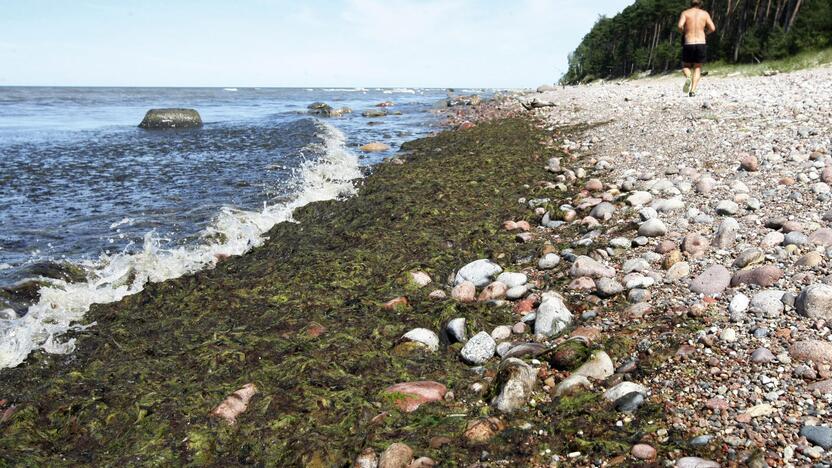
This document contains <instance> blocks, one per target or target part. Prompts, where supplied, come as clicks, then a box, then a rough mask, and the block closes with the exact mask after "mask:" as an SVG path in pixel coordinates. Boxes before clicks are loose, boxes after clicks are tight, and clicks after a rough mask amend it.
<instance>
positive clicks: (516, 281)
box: [497, 271, 528, 289]
mask: <svg viewBox="0 0 832 468" xmlns="http://www.w3.org/2000/svg"><path fill="white" fill-rule="evenodd" d="M497 281H499V282H501V283H503V284H505V285H506V287H507V288H509V289H511V288H513V287H515V286H522V285H524V284H526V282H527V281H528V277H527V276H526V274H525V273H514V272H509V271H504V272H502V273H500V274H499V275H498V276H497Z"/></svg>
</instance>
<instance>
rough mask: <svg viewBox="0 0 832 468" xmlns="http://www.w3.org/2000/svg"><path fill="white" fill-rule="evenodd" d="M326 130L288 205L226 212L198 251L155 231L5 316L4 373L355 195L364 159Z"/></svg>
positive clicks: (60, 349) (66, 348) (69, 347)
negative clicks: (96, 314) (120, 308)
mask: <svg viewBox="0 0 832 468" xmlns="http://www.w3.org/2000/svg"><path fill="white" fill-rule="evenodd" d="M320 125H321V128H322V137H323V138H322V143H321V144H320V145H318V146H319V147H317V148H315V150H316V151H317V152H319V153H320V154H322V156H321V157H320V158H319V159H317V160H315V161H308V162H306V163H304V164H303V165H301V166H300V167H299V168H298V170H297V172H296V174H295V177H294V179H293V180H292V183H293V186H294V187H295V188H296V190H295V191H294V193H295V195H294V196H292V197H291V198H290V199H289V201H287V202H282V203H276V204H273V205H264V207H263V209H262V210H261V211H245V210H240V209H235V208H230V207H226V208H223V209H222V211H221V212H220V213H219V214H218V215H217V217H216V220H215V221H214V222H213V223H212V224H211V225H210V226H209V227H208V228H207V229H205V230H204V231H203V232H202V236H201V237H202V240H201V241H200V242H199V243H196V244H193V245H188V246H181V247H175V248H168V247H166V246H165V239H163V238H160V237H159V236H158V235H157V234H156V232H155V231H151V232H148V233H147V234H145V236H144V243H143V248H142V249H141V251H139V252H134V253H120V254H115V255H102V256H101V257H100V258H99V259H98V260H96V261H94V262H86V263H84V264H83V266H84V267H85V268H86V270H87V271H88V274H87V281H86V282H79V283H68V282H66V281H62V280H49V285H48V286H44V287H42V288H41V289H40V291H39V294H40V297H39V299H38V302H37V303H35V304H33V305H31V306H29V308H28V310H27V313H26V314H25V315H23V316H22V317H16V316H15V314H14V311H12V310H10V309H9V310H5V311H0V312H6V313H7V315H8V317H9V319H8V320H0V368H6V367H14V366H17V365H18V364H20V363H22V362H23V361H24V360H25V359H26V357H27V356H28V355H29V354H30V353H31V352H33V351H36V350H38V349H43V350H44V351H46V352H48V353H59V354H65V353H70V352H72V351H73V350H74V349H75V340H74V339H67V340H62V339H61V335H63V334H64V333H66V332H67V331H70V330H82V329H85V328H87V327H91V326H95V323H92V324H87V325H83V324H79V323H78V322H79V321H80V320H81V319H83V317H84V314H85V313H86V312H87V311H88V310H89V308H90V306H91V305H92V304H103V303H110V302H115V301H118V300H120V299H122V298H123V297H125V296H128V295H131V294H135V293H138V292H140V291H141V290H142V289H144V287H145V285H146V284H148V283H156V282H161V281H165V280H168V279H173V278H178V277H180V276H183V275H187V274H190V273H195V272H197V271H200V270H203V269H206V268H211V267H213V266H214V265H215V264H216V262H217V260H218V259H219V258H222V257H226V256H235V255H242V254H244V253H246V252H248V251H249V250H251V249H252V248H254V247H257V246H259V245H261V244H262V243H263V242H264V241H265V240H266V237H264V234H265V233H266V232H267V231H268V230H269V229H271V228H272V227H273V226H274V225H275V224H277V223H280V222H283V221H291V220H292V213H293V212H294V210H295V209H296V208H299V207H301V206H304V205H306V204H308V203H312V202H316V201H322V200H330V199H334V198H338V197H342V196H348V195H352V194H353V193H354V192H355V186H354V184H353V181H354V180H355V179H357V178H360V177H361V171H360V168H359V161H358V157H357V156H356V155H355V154H353V153H352V152H350V151H349V150H348V149H347V147H346V141H345V140H346V138H345V136H344V134H343V133H342V132H341V131H340V130H338V129H336V128H334V127H331V126H329V125H325V124H323V123H321V124H320ZM129 221H130V220H123V221H121V223H127V222H129Z"/></svg>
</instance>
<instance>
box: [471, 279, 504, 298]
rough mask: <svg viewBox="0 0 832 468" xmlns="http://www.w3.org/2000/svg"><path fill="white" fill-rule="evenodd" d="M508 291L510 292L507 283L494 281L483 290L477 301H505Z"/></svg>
mask: <svg viewBox="0 0 832 468" xmlns="http://www.w3.org/2000/svg"><path fill="white" fill-rule="evenodd" d="M506 291H508V288H507V287H506V285H505V283H502V282H500V281H494V282H493V283H491V284H489V285H488V286H486V287H485V288H484V289H483V290H482V292H481V293H480V295H479V297H478V298H477V300H479V301H480V302H486V301H495V300H497V299H504V298H505V297H506Z"/></svg>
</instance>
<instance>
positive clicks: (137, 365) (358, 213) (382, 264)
mask: <svg viewBox="0 0 832 468" xmlns="http://www.w3.org/2000/svg"><path fill="white" fill-rule="evenodd" d="M492 132H493V133H492ZM537 132H538V131H537V130H534V129H532V128H531V127H530V126H529V123H527V122H523V121H521V120H504V121H501V122H498V123H494V124H484V125H481V126H480V125H478V126H477V127H475V128H473V129H469V130H465V131H449V132H443V133H441V134H439V135H437V136H435V137H432V138H427V139H423V140H416V141H414V142H411V143H408V144H406V145H404V148H403V150H404V151H405V152H412V153H413V154H409V155H407V156H406V159H404V161H406V162H405V163H404V164H402V165H399V164H397V163H395V162H385V163H382V164H380V165H379V166H376V167H375V168H374V170H373V172H372V174H371V175H370V176H369V177H368V178H367V179H364V180H362V181H361V183H360V185H361V188H360V193H359V195H358V196H355V197H352V198H350V199H347V200H344V201H331V202H317V203H312V204H310V205H306V206H304V207H302V208H300V209H298V210H297V211H296V213H295V218H296V219H297V220H298V221H300V223H299V224H289V223H281V224H280V225H278V226H276V227H275V228H273V229H272V230H271V231H270V232H269V234H268V237H269V238H270V239H271V240H270V241H267V242H266V244H265V245H264V246H262V247H259V248H256V249H254V250H253V251H251V252H249V253H248V254H246V255H244V256H242V257H235V258H230V259H227V260H225V261H223V262H221V263H220V264H219V265H217V267H215V268H214V269H212V270H207V271H203V272H199V273H197V274H195V275H190V276H185V277H182V278H178V279H175V280H170V281H166V282H163V283H154V284H151V285H149V286H148V287H147V288H146V289H145V291H143V292H141V293H139V294H136V295H134V296H129V297H127V298H125V299H123V300H122V301H121V302H118V303H114V304H108V305H95V306H93V308H92V309H91V310H90V312H89V313H88V315H87V317H86V320H87V321H89V322H93V321H95V322H96V323H97V325H96V326H95V327H92V328H89V329H87V330H85V331H81V332H78V333H76V334H74V335H75V337H76V338H77V349H76V351H75V353H73V354H71V355H67V356H61V355H46V354H44V353H42V352H37V353H35V354H33V355H31V356H30V358H29V359H28V360H27V361H26V362H25V363H24V364H22V365H21V366H18V367H17V368H14V369H7V370H4V371H3V377H4V378H3V382H2V384H0V395H3V396H2V399H3V400H4V401H3V409H4V410H5V411H6V413H4V414H8V416H7V417H4V418H3V419H4V421H3V422H2V423H0V424H1V425H0V431H2V433H3V435H4V436H3V438H2V439H0V446H2V448H3V451H2V453H3V455H2V457H5V458H4V459H6V460H8V461H10V462H15V461H17V462H20V461H21V460H23V461H24V462H25V461H29V462H35V461H40V462H43V461H46V460H49V459H52V458H53V457H59V458H63V459H65V460H67V459H71V460H74V461H76V462H78V463H108V462H109V463H112V462H118V461H120V460H121V461H123V460H126V459H131V460H134V461H137V460H144V461H146V462H150V461H153V460H156V461H159V462H162V461H167V462H171V463H175V464H181V463H185V462H187V461H197V462H199V461H202V462H210V463H222V462H223V461H225V462H231V461H240V460H241V458H240V457H243V455H241V453H243V452H245V451H249V453H250V455H248V457H249V458H247V459H250V460H261V461H264V460H271V462H274V463H280V462H281V461H282V462H285V463H292V464H294V463H300V462H302V463H304V464H309V463H313V462H314V460H320V461H321V462H323V463H324V464H328V463H329V461H332V462H335V461H336V460H341V461H344V460H347V459H349V458H352V457H354V456H355V455H357V454H358V452H359V451H360V449H361V448H362V445H363V444H361V443H359V442H358V441H359V440H362V439H363V438H364V437H366V435H367V433H369V432H372V431H370V430H369V429H368V424H369V423H370V422H369V420H368V418H369V419H372V417H373V416H375V415H376V414H375V413H377V412H379V411H381V410H382V409H384V408H383V406H384V405H381V407H379V406H378V405H380V404H381V401H380V399H379V398H378V392H379V391H381V390H383V389H384V388H385V387H387V386H389V385H392V384H394V383H396V382H397V381H398V380H401V378H402V377H403V375H411V380H414V379H417V378H423V377H428V376H433V377H434V378H435V379H442V380H443V381H444V382H446V384H447V385H448V387H449V388H454V387H455V386H458V387H459V388H458V389H457V391H458V392H460V393H463V391H464V385H462V384H461V382H464V381H466V380H467V379H468V378H469V377H470V374H469V371H468V369H467V366H465V365H463V364H461V363H459V362H458V357H457V355H456V353H454V352H449V353H440V354H442V355H443V356H439V357H436V356H427V355H424V354H423V353H421V352H416V354H414V355H412V356H411V355H409V353H408V352H406V351H402V352H404V355H403V356H398V355H397V354H396V353H398V352H399V351H401V349H399V351H396V352H394V350H395V349H397V348H396V347H395V343H396V342H397V340H398V339H399V337H400V336H401V335H402V334H404V333H405V332H406V331H407V326H406V325H405V324H407V325H411V326H431V328H433V329H436V330H439V329H440V328H441V326H442V322H443V321H446V320H447V319H448V318H450V317H447V315H448V314H449V313H450V311H452V310H455V309H456V307H457V306H456V304H455V303H454V301H451V300H443V301H433V300H430V299H428V298H427V292H426V291H421V290H420V291H415V292H410V293H409V294H410V297H411V306H410V307H409V308H408V310H407V311H403V312H395V313H394V316H393V317H379V316H377V315H382V314H390V312H389V311H385V310H384V309H383V308H382V307H381V305H382V304H383V303H384V302H386V301H387V300H389V299H391V298H393V297H396V296H398V295H401V294H403V293H406V292H408V291H409V286H408V284H407V281H405V280H403V279H402V278H403V276H404V275H406V274H407V273H408V272H409V271H411V270H415V269H421V270H424V271H426V272H428V273H429V274H431V276H432V277H433V278H434V281H435V283H436V284H442V283H444V281H442V279H443V278H444V277H445V276H447V275H448V274H450V273H451V272H452V271H454V270H455V269H456V268H458V266H459V264H461V263H465V262H466V261H470V260H475V259H476V258H478V255H483V254H485V253H486V252H489V253H492V254H493V255H494V256H500V254H501V253H502V255H503V256H505V255H508V254H509V253H510V252H514V254H513V255H514V256H519V255H520V254H519V253H518V252H523V254H522V256H523V257H525V258H529V259H531V258H533V257H534V250H533V244H516V243H515V239H514V235H513V234H510V233H504V234H503V235H497V234H498V233H499V224H500V223H501V222H502V220H503V219H504V218H506V217H507V216H509V215H510V214H513V215H514V216H520V215H521V214H522V213H523V212H524V211H525V210H524V209H523V205H520V204H517V203H516V198H519V197H520V196H523V195H528V189H524V188H523V187H522V186H518V185H517V182H518V181H514V180H504V179H503V176H510V175H512V174H513V175H514V176H515V177H521V176H522V179H523V180H526V181H527V182H529V183H534V182H535V179H536V178H537V177H539V176H542V175H543V173H544V170H543V168H542V165H541V164H540V161H543V160H545V158H543V157H542V155H541V154H542V153H545V152H548V151H550V150H546V149H545V148H543V147H539V146H538V145H537V140H539V139H541V136H535V135H538V134H537ZM481 145H485V146H484V147H483V146H481ZM509 145H513V147H510V146H509ZM467 148H470V150H469V149H467ZM486 151H488V152H489V153H486ZM449 153H453V154H449ZM460 153H462V154H460ZM469 153H474V155H473V156H474V157H472V155H471V154H469ZM506 155H511V158H506ZM533 155H534V158H535V159H531V158H532V157H533ZM541 158H542V159H541ZM472 159H474V160H476V161H473V160H472ZM532 160H533V161H534V162H535V163H534V164H532V163H531V161H532ZM518 161H523V164H514V163H516V162H518ZM448 164H451V166H447V165H448ZM489 167H491V171H489V172H488V173H485V172H484V171H485V170H486V169H487V168H489ZM495 171H496V172H495ZM463 180H465V181H468V182H469V183H468V184H465V183H460V182H461V181H463ZM485 182H487V183H485ZM420 187H424V188H422V189H420ZM497 187H499V193H500V196H499V197H498V196H497V192H496V190H497ZM505 192H508V193H512V192H513V193H515V194H516V195H517V196H516V197H512V198H514V199H513V200H511V199H508V200H506V199H504V198H507V197H506V194H505ZM438 194H441V196H440V195H438ZM431 196H434V197H437V196H438V197H439V198H438V199H436V200H430V197H431ZM490 197H493V199H490ZM436 202H438V205H439V207H437V206H434V203H436ZM442 210H448V211H445V212H444V213H443V212H441V211H442ZM413 224H417V225H418V226H416V227H413ZM391 227H393V228H394V229H392V230H391ZM495 237H496V238H495ZM449 245H453V246H454V247H448V246H449ZM267 280H268V281H267ZM474 308H475V309H476V310H478V312H479V313H475V314H472V317H471V320H472V322H474V323H480V322H481V323H482V325H480V326H481V327H483V328H488V327H492V328H493V326H496V325H497V324H500V323H503V322H510V321H511V320H512V319H511V317H512V312H511V310H510V308H507V307H498V308H491V307H485V306H474ZM420 309H421V310H420ZM488 323H490V324H491V325H488V326H486V325H485V324H488ZM371 325H372V326H371ZM321 332H322V333H321ZM318 333H321V334H318ZM314 335H317V336H314ZM350 347H355V348H356V349H350ZM417 351H418V350H417ZM452 366H453V367H455V369H453V370H451V367H452ZM313 368H317V369H316V370H314V371H313V370H311V369H313ZM385 369H386V370H385ZM390 372H393V373H392V374H390ZM403 372H404V374H402V373H403ZM373 374H380V375H377V376H376V377H373ZM298 376H303V377H302V378H301V379H300V380H298ZM350 376H356V377H350ZM357 376H361V377H357ZM393 376H397V377H398V378H394V377H393ZM367 381H369V382H367ZM247 382H257V385H258V388H259V394H258V395H257V396H255V397H254V399H253V400H252V405H251V407H250V408H249V409H248V411H247V412H246V416H250V418H247V417H243V416H241V417H240V418H239V421H238V425H237V426H235V427H234V428H233V430H231V429H229V428H227V427H225V425H224V424H222V423H221V422H219V421H217V419H216V418H213V417H211V416H210V411H211V409H212V408H214V407H215V406H216V405H217V404H219V403H220V402H221V401H222V399H223V398H225V397H226V396H228V395H229V394H231V393H233V392H234V391H235V389H237V388H240V387H241V386H242V385H243V384H245V383H247ZM362 382H363V383H362ZM6 395H10V397H6ZM183 400H184V401H183ZM382 400H383V399H382ZM456 404H458V403H456ZM451 405H452V406H453V405H454V403H451ZM11 408H13V410H11V411H9V409H11ZM65 408H73V410H72V411H70V412H66V411H65ZM373 408H377V410H378V411H377V410H376V409H373ZM347 409H348V410H347ZM448 409H449V408H442V411H439V409H438V408H437V409H436V410H434V411H432V413H438V412H442V413H444V412H446V411H447V410H448ZM370 413H373V414H370ZM431 417H437V416H431ZM298 418H300V419H306V418H312V419H314V420H315V421H314V426H306V425H305V424H303V423H302V422H301V421H300V420H299V419H298ZM395 419H396V424H392V426H393V427H395V426H396V425H401V426H405V425H406V424H407V419H408V418H407V416H405V415H400V416H397V417H396V418H395ZM444 419H445V420H447V421H446V423H447V424H449V425H450V426H451V427H453V429H454V431H448V432H455V431H456V430H457V429H459V427H458V422H459V420H458V418H457V419H454V418H447V417H446V418H444ZM186 421H187V422H186ZM425 422H427V421H425ZM388 425H390V424H388ZM44 426H46V427H50V426H51V427H55V428H56V430H55V431H54V432H48V433H50V434H52V436H49V437H43V434H45V433H44V432H43V431H40V432H38V433H32V432H31V430H32V429H33V428H35V427H41V428H43V427H44ZM72 427H74V428H75V429H69V430H65V429H66V428H72ZM303 428H306V430H303ZM391 429H392V428H391ZM44 430H45V429H44ZM389 430H390V429H387V430H385V431H383V432H384V433H386V434H387V435H386V436H385V437H379V440H377V441H374V445H376V446H379V445H383V443H384V441H385V440H389V437H390V436H392V434H396V433H397V432H398V431H399V430H400V429H395V430H393V432H389ZM306 431H310V432H306ZM264 432H270V433H271V435H268V434H266V433H264ZM362 433H363V435H362ZM255 434H257V435H256V436H255ZM180 436H181V437H180ZM182 440H188V441H190V442H188V443H180V442H179V441H182ZM301 441H303V442H301ZM334 441H338V443H333V442H334ZM266 442H268V444H266ZM423 445H424V448H425V449H428V444H427V440H424V444H423ZM139 446H141V447H144V449H143V450H142V451H139V450H137V448H138V447H139ZM255 446H256V447H255ZM148 447H153V449H152V450H151V452H153V454H152V455H147V456H146V457H147V458H141V457H140V458H138V459H137V458H134V457H136V456H140V452H143V453H148V452H147V448H148ZM219 447H223V450H219ZM227 447H235V448H236V450H237V451H235V450H230V451H229V449H228V448H227ZM316 449H317V450H316ZM446 450H447V449H446ZM460 450H462V452H463V453H467V454H468V455H466V456H465V458H469V457H474V455H473V454H472V453H473V452H472V451H471V450H473V451H476V450H475V449H469V448H465V447H464V446H463V447H462V448H461V449H460ZM433 453H434V456H437V454H441V453H442V451H441V450H440V451H438V452H433ZM24 454H25V455H24ZM448 456H450V454H449V455H448ZM20 457H23V458H20ZM244 458H245V457H244ZM437 458H442V457H439V456H437ZM450 458H451V459H452V458H453V457H450ZM470 459H472V460H473V459H474V458H470ZM327 460H328V461H327ZM313 464H314V463H313Z"/></svg>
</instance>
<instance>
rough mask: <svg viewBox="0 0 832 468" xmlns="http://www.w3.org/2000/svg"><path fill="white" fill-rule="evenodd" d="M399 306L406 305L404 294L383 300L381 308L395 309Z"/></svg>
mask: <svg viewBox="0 0 832 468" xmlns="http://www.w3.org/2000/svg"><path fill="white" fill-rule="evenodd" d="M399 307H407V298H406V297H404V296H399V297H397V298H394V299H390V300H389V301H387V302H385V303H384V305H383V306H382V308H384V310H396V309H398V308H399Z"/></svg>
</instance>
